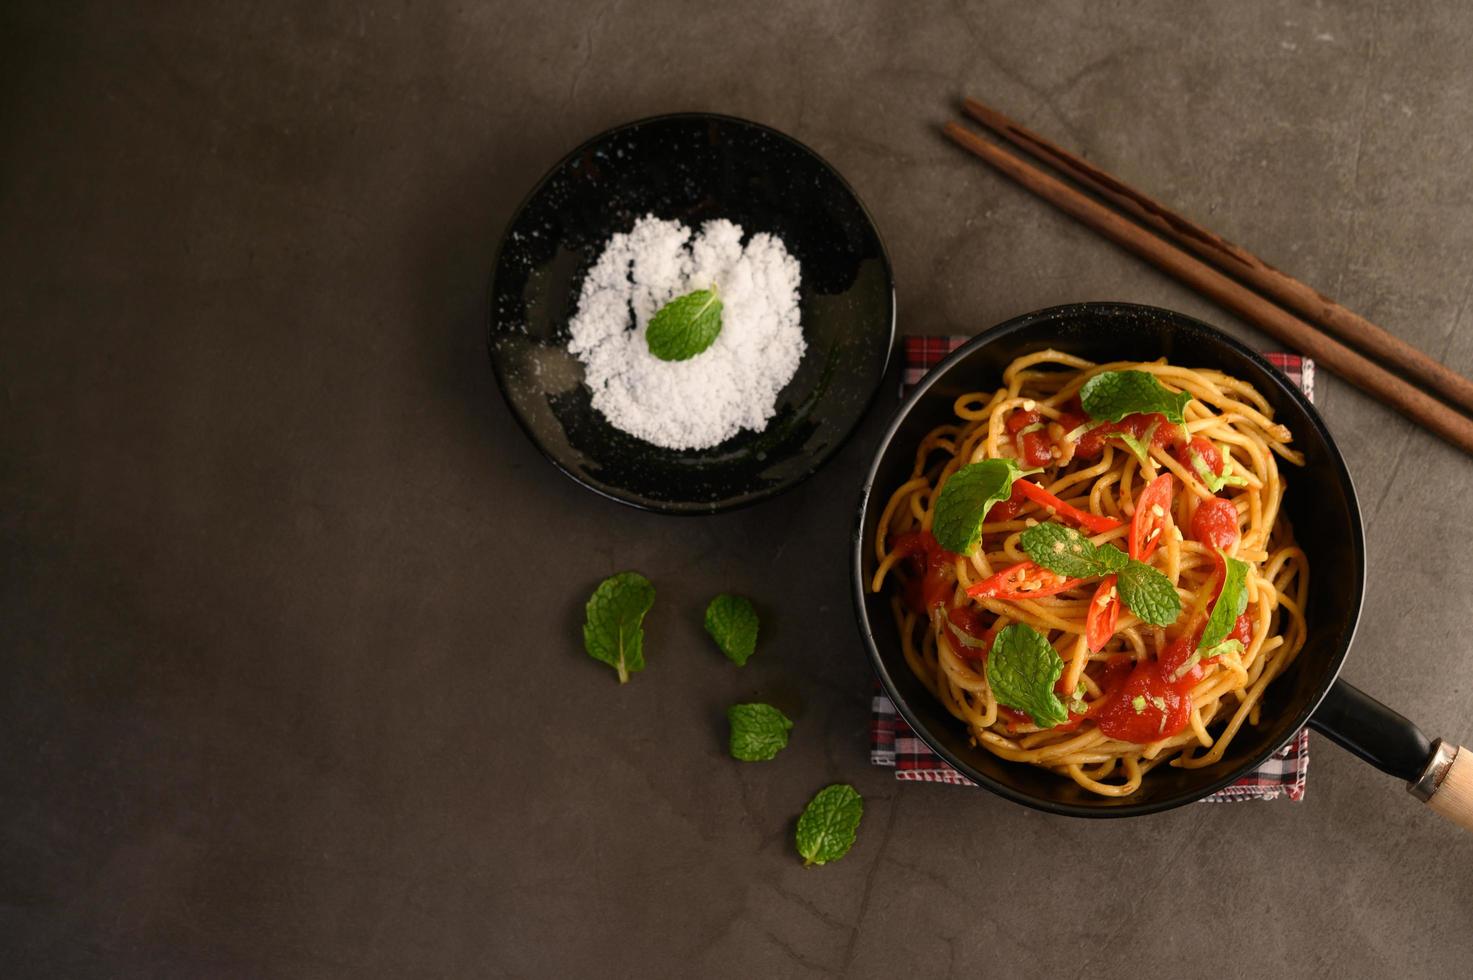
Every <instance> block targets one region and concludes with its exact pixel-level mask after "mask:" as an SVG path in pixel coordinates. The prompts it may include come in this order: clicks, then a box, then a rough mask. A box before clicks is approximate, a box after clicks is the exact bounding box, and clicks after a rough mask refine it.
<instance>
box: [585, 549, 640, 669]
mask: <svg viewBox="0 0 1473 980" xmlns="http://www.w3.org/2000/svg"><path fill="white" fill-rule="evenodd" d="M654 604H655V587H654V586H653V585H651V584H650V580H649V579H647V578H645V577H644V576H643V575H641V574H639V573H638V572H620V573H619V574H617V575H611V576H609V577H608V578H606V579H604V580H603V581H602V582H600V583H599V584H598V588H596V589H594V590H593V595H592V596H590V597H589V599H588V605H587V607H586V614H587V618H586V619H585V621H584V623H583V649H585V650H587V651H588V655H589V656H590V657H592V658H593V659H594V660H601V661H603V662H604V663H606V664H608V665H609V666H610V667H613V668H614V669H615V670H616V671H618V672H619V683H620V684H624V683H626V682H627V681H628V680H629V675H630V674H632V673H635V672H637V671H641V670H644V629H643V628H642V627H641V626H640V623H642V622H643V621H644V614H645V613H647V612H649V611H650V607H651V606H653V605H654Z"/></svg>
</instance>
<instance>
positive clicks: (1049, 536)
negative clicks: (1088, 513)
mask: <svg viewBox="0 0 1473 980" xmlns="http://www.w3.org/2000/svg"><path fill="white" fill-rule="evenodd" d="M1018 543H1019V544H1020V545H1022V546H1023V551H1024V552H1026V553H1027V555H1028V557H1029V558H1032V559H1033V563H1034V564H1035V565H1041V566H1043V567H1044V568H1047V569H1048V570H1049V571H1051V572H1057V573H1058V574H1060V575H1066V576H1068V577H1069V578H1094V577H1095V576H1098V575H1109V574H1111V573H1112V572H1118V571H1120V570H1121V569H1122V568H1124V567H1125V566H1126V565H1127V564H1129V562H1130V558H1129V557H1127V556H1126V554H1125V552H1123V551H1121V550H1120V549H1119V548H1115V547H1112V546H1111V545H1108V544H1106V545H1099V544H1095V543H1094V542H1093V541H1091V540H1090V539H1089V538H1086V537H1085V536H1084V535H1082V534H1080V533H1079V532H1078V531H1076V530H1074V528H1072V527H1065V526H1064V525H1063V524H1056V523H1053V522H1049V523H1046V524H1035V525H1033V526H1032V527H1030V528H1029V529H1028V530H1026V531H1024V532H1023V533H1022V535H1021V536H1020V537H1019V538H1018Z"/></svg>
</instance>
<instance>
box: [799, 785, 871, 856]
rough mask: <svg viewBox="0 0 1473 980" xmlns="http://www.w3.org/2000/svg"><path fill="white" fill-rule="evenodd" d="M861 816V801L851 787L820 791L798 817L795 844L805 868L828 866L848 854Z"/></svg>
mask: <svg viewBox="0 0 1473 980" xmlns="http://www.w3.org/2000/svg"><path fill="white" fill-rule="evenodd" d="M863 815H864V800H862V799H861V798H860V796H859V794H858V793H857V792H855V790H854V787H853V786H848V785H845V784H844V783H835V784H834V785H832V786H826V787H824V788H823V789H821V790H819V791H818V795H817V796H815V797H814V798H813V799H811V800H809V801H808V806H807V808H806V809H805V810H804V811H803V815H802V816H801V817H799V818H798V833H797V835H796V837H795V840H794V843H796V844H797V846H798V854H799V855H800V856H801V857H802V858H803V865H804V867H808V866H809V865H814V864H828V863H829V862H830V861H837V860H839V858H841V857H843V856H844V855H845V854H848V853H849V848H851V847H853V846H854V835H855V833H856V832H858V830H859V818H860V817H862V816H863Z"/></svg>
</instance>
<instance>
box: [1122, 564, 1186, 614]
mask: <svg viewBox="0 0 1473 980" xmlns="http://www.w3.org/2000/svg"><path fill="white" fill-rule="evenodd" d="M1119 575H1120V577H1119V578H1117V579H1116V580H1115V587H1116V588H1118V589H1119V590H1120V601H1121V602H1123V603H1125V605H1126V608H1128V609H1129V610H1130V611H1131V612H1133V613H1135V616H1136V618H1137V619H1139V620H1140V621H1141V622H1143V623H1150V624H1151V625H1152V626H1170V625H1171V624H1172V623H1174V622H1176V617H1178V616H1180V615H1181V596H1180V595H1178V594H1177V591H1176V587H1175V586H1174V585H1172V584H1171V579H1169V578H1167V577H1166V576H1165V575H1163V574H1162V573H1161V572H1160V571H1158V570H1157V569H1156V568H1153V567H1152V566H1150V565H1147V564H1146V563H1145V562H1143V561H1136V560H1135V559H1133V558H1132V559H1131V560H1130V563H1129V564H1127V565H1126V566H1125V568H1124V569H1122V570H1121V572H1120V573H1119Z"/></svg>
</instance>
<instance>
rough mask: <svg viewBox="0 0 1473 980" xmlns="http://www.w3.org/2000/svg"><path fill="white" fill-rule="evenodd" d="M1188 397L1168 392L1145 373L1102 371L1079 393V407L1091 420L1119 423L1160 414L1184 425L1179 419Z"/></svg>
mask: <svg viewBox="0 0 1473 980" xmlns="http://www.w3.org/2000/svg"><path fill="white" fill-rule="evenodd" d="M1191 400H1192V396H1191V394H1190V393H1188V392H1185V391H1170V390H1168V389H1167V387H1166V386H1165V385H1163V384H1162V383H1161V382H1160V381H1158V380H1157V379H1156V376H1155V375H1154V374H1151V373H1149V372H1147V371H1105V372H1102V373H1100V374H1097V375H1095V376H1094V377H1092V378H1090V379H1089V380H1088V381H1086V382H1085V383H1084V387H1082V388H1080V389H1079V404H1080V405H1082V406H1083V407H1084V412H1085V414H1086V415H1088V416H1089V417H1090V418H1092V419H1104V420H1106V421H1109V422H1119V421H1120V420H1121V419H1123V418H1125V416H1127V415H1135V414H1137V413H1150V412H1160V413H1161V414H1162V415H1164V416H1166V418H1167V419H1168V420H1169V421H1172V422H1177V423H1181V422H1185V421H1186V418H1185V417H1184V416H1183V415H1182V411H1183V409H1185V408H1186V406H1187V402H1189V401H1191Z"/></svg>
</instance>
